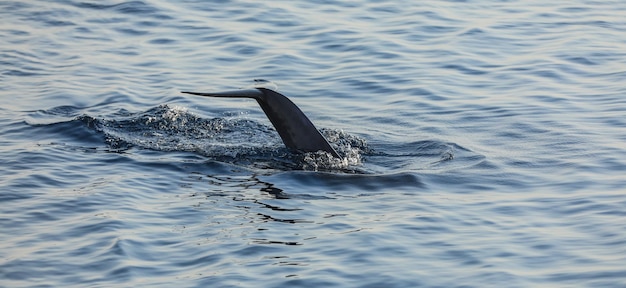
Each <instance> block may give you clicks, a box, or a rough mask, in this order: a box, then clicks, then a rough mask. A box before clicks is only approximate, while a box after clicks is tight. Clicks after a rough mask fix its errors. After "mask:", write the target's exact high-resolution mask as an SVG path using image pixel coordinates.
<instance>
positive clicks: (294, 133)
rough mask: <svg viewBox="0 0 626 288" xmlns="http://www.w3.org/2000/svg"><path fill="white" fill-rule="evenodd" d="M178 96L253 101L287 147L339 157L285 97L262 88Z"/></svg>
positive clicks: (313, 126)
mask: <svg viewBox="0 0 626 288" xmlns="http://www.w3.org/2000/svg"><path fill="white" fill-rule="evenodd" d="M182 93H186V94H192V95H199V96H207V97H229V98H252V99H256V100H257V102H258V103H259V105H260V106H261V108H262V109H263V112H265V115H267V118H268V119H269V120H270V122H272V125H274V128H275V129H276V131H277V132H278V135H280V138H281V139H282V140H283V143H285V146H287V148H289V149H291V150H294V151H300V152H317V151H320V150H321V151H325V152H328V153H330V154H331V155H333V156H334V157H337V158H341V157H340V156H339V154H338V153H337V151H335V149H334V148H333V147H332V146H330V144H329V143H328V141H327V140H326V138H324V136H323V135H322V134H321V133H320V132H319V131H318V130H317V128H315V125H313V123H312V122H311V120H309V118H307V117H306V115H304V113H303V112H302V110H300V108H298V106H296V104H294V103H293V102H291V100H289V98H287V97H286V96H284V95H282V94H280V93H278V92H275V91H272V90H269V89H266V88H256V89H248V90H238V91H228V92H217V93H197V92H182Z"/></svg>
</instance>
